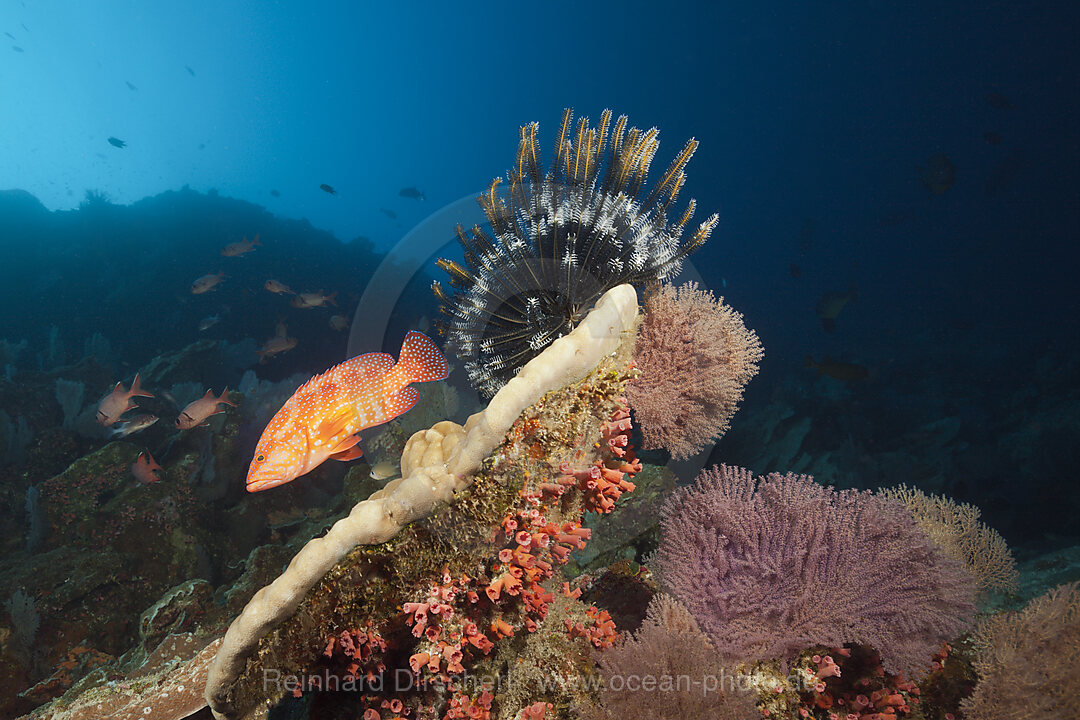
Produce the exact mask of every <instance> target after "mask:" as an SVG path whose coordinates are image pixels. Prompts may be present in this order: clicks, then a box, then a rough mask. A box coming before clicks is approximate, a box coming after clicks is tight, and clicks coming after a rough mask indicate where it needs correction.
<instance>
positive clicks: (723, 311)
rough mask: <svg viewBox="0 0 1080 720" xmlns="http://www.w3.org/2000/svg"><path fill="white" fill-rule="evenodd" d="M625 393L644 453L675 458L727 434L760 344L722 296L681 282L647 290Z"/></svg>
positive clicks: (755, 365) (754, 372) (754, 369)
mask: <svg viewBox="0 0 1080 720" xmlns="http://www.w3.org/2000/svg"><path fill="white" fill-rule="evenodd" d="M644 306H645V307H644V315H645V317H644V319H643V320H642V322H641V328H640V329H639V330H638V342H637V345H636V350H635V356H634V361H635V362H636V363H637V366H638V367H639V368H640V369H641V376H640V377H639V378H638V379H637V381H636V382H634V383H633V384H632V385H631V386H630V388H629V389H628V390H627V398H628V399H629V401H630V407H631V408H633V410H634V417H635V418H636V419H637V421H638V425H639V426H640V428H641V434H642V437H643V438H644V444H643V447H645V448H666V449H667V450H669V451H670V452H671V456H672V457H673V458H675V459H677V460H679V459H685V458H688V457H690V456H691V455H694V454H695V453H697V452H699V451H700V450H702V449H703V448H705V447H707V446H708V445H710V444H712V443H713V442H715V441H716V440H718V439H719V438H720V436H721V435H723V434H724V432H726V431H727V429H728V426H729V425H730V423H731V416H732V415H734V414H735V411H736V410H737V409H738V407H739V402H740V401H741V400H742V396H743V389H744V388H745V387H746V384H747V383H749V382H750V380H751V379H753V377H754V376H755V375H757V371H758V363H759V362H760V361H761V358H762V357H763V354H764V353H763V351H762V349H761V342H760V341H759V340H758V337H757V335H756V334H755V333H754V331H753V330H748V329H747V328H746V325H744V324H743V320H742V315H741V314H739V313H737V312H735V311H734V310H732V309H731V307H729V306H728V305H725V304H724V299H723V298H720V299H719V300H717V299H716V298H714V297H713V295H712V293H711V292H708V291H705V290H699V289H698V287H697V285H696V284H694V283H689V284H687V285H683V286H681V287H678V288H675V287H672V286H670V285H662V286H660V287H653V288H651V289H650V291H649V293H648V295H647V296H646V298H645V303H644Z"/></svg>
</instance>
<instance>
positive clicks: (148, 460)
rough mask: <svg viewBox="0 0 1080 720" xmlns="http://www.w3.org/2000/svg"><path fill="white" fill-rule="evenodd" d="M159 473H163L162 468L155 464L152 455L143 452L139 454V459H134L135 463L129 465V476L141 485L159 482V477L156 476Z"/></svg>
mask: <svg viewBox="0 0 1080 720" xmlns="http://www.w3.org/2000/svg"><path fill="white" fill-rule="evenodd" d="M159 471H162V472H163V471H164V468H163V467H161V466H160V465H158V464H157V461H156V460H154V456H153V455H151V454H150V453H148V452H145V451H144V452H141V453H139V457H137V458H135V462H133V463H132V464H131V474H132V475H134V476H135V479H136V480H138V481H139V482H141V483H156V482H158V481H159V480H161V477H160V476H158V475H157V474H156V473H157V472H159Z"/></svg>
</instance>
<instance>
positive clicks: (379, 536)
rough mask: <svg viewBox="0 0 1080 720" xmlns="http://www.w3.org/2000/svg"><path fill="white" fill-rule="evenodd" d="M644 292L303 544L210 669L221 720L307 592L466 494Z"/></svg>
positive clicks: (596, 319) (554, 350)
mask: <svg viewBox="0 0 1080 720" xmlns="http://www.w3.org/2000/svg"><path fill="white" fill-rule="evenodd" d="M637 311H638V303H637V292H636V291H635V290H634V288H633V287H632V286H630V285H620V286H618V287H615V288H612V289H611V290H608V291H607V292H606V293H604V295H603V296H602V297H601V298H600V300H599V301H598V302H597V303H596V307H595V308H593V310H592V312H590V313H589V314H588V316H587V317H586V318H585V319H584V320H583V321H582V322H581V324H579V325H578V326H577V327H576V328H574V330H573V331H572V332H570V333H569V334H568V335H564V336H563V337H561V338H559V339H558V340H556V341H555V342H553V343H552V344H551V345H550V346H549V347H548V348H547V349H546V350H544V351H543V352H542V353H541V354H540V355H538V356H536V357H535V358H533V359H532V360H530V361H529V362H528V363H527V364H526V365H525V367H523V368H522V369H521V370H520V372H518V374H517V376H516V377H514V378H513V379H512V380H510V382H508V383H507V384H506V385H504V386H503V388H502V389H501V390H499V392H498V393H496V395H495V397H493V398H492V399H491V402H490V403H489V404H488V406H487V408H486V409H485V410H483V411H482V412H479V413H477V414H475V415H473V416H472V417H470V418H469V419H468V421H467V422H466V423H465V428H464V430H462V429H461V428H460V426H457V425H455V424H454V423H450V422H441V423H437V424H436V425H435V426H434V427H433V428H431V429H430V430H422V431H420V432H418V433H416V434H415V435H413V437H412V438H410V440H409V445H408V446H406V450H405V453H404V454H403V456H402V468H401V469H402V474H403V475H405V477H402V478H401V479H400V480H395V481H394V482H392V483H390V484H388V485H387V486H386V487H385V488H383V489H382V490H379V491H378V492H375V493H373V494H372V495H371V497H369V498H368V499H367V500H364V501H362V502H359V503H357V504H356V505H355V506H354V507H353V509H352V512H351V513H349V515H348V517H345V518H342V519H341V520H339V521H338V522H337V523H335V524H334V527H332V528H331V529H330V532H328V533H327V534H326V535H324V536H323V537H321V538H315V539H314V540H312V541H310V542H309V543H308V544H307V545H305V546H304V547H303V548H302V549H301V550H300V552H299V553H297V554H296V557H294V558H293V559H292V562H290V563H289V566H288V568H286V570H285V572H284V573H282V575H281V576H280V577H278V578H277V579H276V580H274V582H272V583H271V584H270V585H268V586H266V587H264V588H263V589H262V590H259V591H258V592H257V593H255V596H254V597H252V598H251V601H250V602H249V603H248V604H247V607H245V608H244V610H243V612H241V613H240V615H239V616H238V617H237V618H236V620H234V621H233V623H232V625H231V626H229V630H228V632H226V633H225V640H224V642H223V643H222V645H221V648H220V649H219V650H218V654H217V657H216V658H215V659H214V664H213V665H212V666H211V667H210V673H209V677H208V678H207V683H206V700H207V702H208V703H209V704H210V708H211V709H212V710H213V711H214V716H215V717H216V718H218V719H219V720H223V719H225V718H230V719H231V718H238V717H239V714H238V709H237V708H234V707H233V706H232V703H231V701H230V697H229V695H230V692H229V691H230V689H231V687H232V685H233V683H234V682H235V681H236V679H237V678H238V677H239V676H240V674H241V673H242V672H243V670H244V668H245V665H246V663H247V659H248V658H249V657H250V656H251V655H252V654H254V652H255V651H256V649H257V648H258V645H259V640H260V639H261V638H262V637H263V636H264V635H266V634H267V633H268V632H270V631H271V630H273V629H274V628H275V627H277V626H278V625H280V624H281V623H282V622H283V621H285V620H286V619H287V618H289V617H290V616H291V615H292V614H293V613H294V612H295V611H296V608H297V607H298V606H299V605H300V602H301V600H303V598H304V596H305V595H306V594H307V592H308V590H310V589H311V588H312V587H314V586H315V584H316V583H317V582H319V580H321V579H322V577H323V576H324V575H326V573H327V572H329V571H330V569H331V568H333V567H334V565H336V564H337V563H338V562H339V561H340V560H341V559H342V558H344V557H345V555H346V554H348V553H349V552H350V551H351V550H352V549H353V548H354V547H356V546H357V545H372V544H378V543H382V542H386V541H387V540H389V539H390V538H392V537H393V536H394V535H396V534H397V533H398V531H399V530H401V528H402V527H404V526H405V525H407V524H409V523H410V522H413V521H414V520H418V519H420V518H422V517H425V516H427V515H428V514H430V513H431V511H432V510H433V509H434V507H435V506H436V505H437V504H438V503H440V502H447V501H449V500H450V499H451V497H453V493H454V491H455V490H458V489H461V488H464V487H466V486H467V485H468V484H469V482H470V480H471V477H470V476H471V475H472V473H474V472H476V470H477V469H478V468H479V467H480V463H481V462H483V460H484V458H486V457H487V456H488V455H490V454H491V452H492V451H493V450H494V449H495V448H496V447H498V446H499V444H500V443H501V442H502V441H503V438H504V437H505V435H506V432H507V431H508V430H509V429H510V426H511V425H512V424H513V423H514V421H515V420H517V418H518V416H519V415H521V413H522V411H524V410H525V409H526V408H528V407H529V406H530V405H532V404H533V403H535V402H536V401H537V400H539V399H540V398H541V397H543V396H544V395H545V394H546V393H548V392H549V391H551V390H557V389H559V388H561V387H564V386H566V385H568V384H570V383H573V382H576V381H578V380H580V379H582V378H583V377H585V376H586V375H588V374H589V373H590V372H591V371H592V370H593V368H595V367H596V366H597V365H598V364H600V362H601V361H602V360H603V359H604V358H605V357H606V356H608V355H609V354H611V353H613V352H615V350H616V349H617V348H618V347H619V344H620V343H621V342H622V340H623V336H624V334H625V333H627V332H631V331H632V330H633V329H634V322H635V319H636V317H637Z"/></svg>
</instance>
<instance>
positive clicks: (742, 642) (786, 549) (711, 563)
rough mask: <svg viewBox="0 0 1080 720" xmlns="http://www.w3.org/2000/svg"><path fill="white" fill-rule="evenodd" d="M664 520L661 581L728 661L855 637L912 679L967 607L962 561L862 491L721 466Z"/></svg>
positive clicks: (970, 609)
mask: <svg viewBox="0 0 1080 720" xmlns="http://www.w3.org/2000/svg"><path fill="white" fill-rule="evenodd" d="M662 518H663V521H662V527H663V540H662V542H661V546H660V551H659V562H660V570H661V573H662V578H663V581H664V583H665V584H666V585H667V586H668V587H669V588H670V590H671V592H672V593H673V594H674V595H675V596H676V597H677V598H678V599H679V601H680V602H682V603H683V604H684V605H685V606H686V607H687V608H688V609H689V610H690V611H691V612H692V613H693V614H694V616H695V617H696V618H697V620H698V621H699V622H700V623H701V626H702V628H703V629H704V630H705V631H706V632H707V633H708V634H709V636H710V638H711V640H712V641H713V643H714V645H715V647H716V648H717V650H718V651H719V652H720V654H721V656H722V657H723V658H724V659H725V660H726V661H728V662H738V661H743V660H759V659H770V658H779V659H782V660H783V659H790V658H792V657H794V656H795V655H796V654H798V653H799V652H800V651H802V650H804V649H806V648H809V647H812V646H814V645H825V646H830V647H840V646H841V645H843V644H844V643H848V642H856V643H862V644H867V645H872V646H873V647H874V648H875V649H876V650H877V651H878V652H879V653H880V655H881V659H882V664H883V665H884V667H885V669H886V670H888V671H889V672H900V671H902V672H904V673H905V674H906V675H907V676H908V677H913V678H917V677H920V676H922V675H923V674H924V673H925V672H926V670H927V669H928V667H929V665H930V663H931V655H932V654H933V653H934V652H935V651H936V650H938V649H939V648H940V646H941V643H942V642H944V641H945V640H947V639H949V638H951V637H955V636H956V635H957V634H959V633H960V632H961V631H962V630H963V629H964V628H965V627H966V626H967V624H968V622H969V620H970V618H971V616H972V615H973V614H974V611H975V605H974V597H975V585H974V579H973V578H972V577H971V575H970V573H969V572H968V571H967V570H966V569H965V568H964V566H963V565H962V564H961V563H959V562H958V561H956V560H953V559H952V558H949V557H948V556H946V555H945V554H944V553H943V552H942V551H941V550H940V549H939V548H938V547H937V546H936V545H934V544H933V543H932V542H931V541H930V540H929V539H928V538H927V537H926V536H925V535H924V534H923V533H922V532H921V531H920V530H919V528H918V527H917V526H916V525H915V522H914V520H913V519H912V517H911V515H910V514H909V513H907V511H906V510H905V509H904V508H903V506H902V505H900V504H899V503H896V502H894V501H891V500H887V499H885V498H880V497H876V496H874V495H871V494H870V493H869V492H857V491H854V490H845V491H839V492H838V491H836V490H833V489H832V488H827V487H824V486H822V485H819V484H818V483H816V482H814V479H813V478H812V477H810V476H807V475H793V474H790V473H789V474H788V475H783V476H781V475H778V474H775V473H774V474H772V475H769V476H768V477H759V478H757V479H755V478H754V477H753V475H752V474H751V473H750V472H749V471H748V470H744V469H742V468H731V467H727V466H720V467H714V468H713V469H711V470H705V471H703V472H702V473H701V475H700V476H698V480H697V483H696V485H694V486H693V487H688V488H683V489H681V490H679V491H677V492H676V494H675V495H674V496H672V498H671V499H670V500H669V501H668V502H667V503H666V504H665V506H664V508H663V511H662Z"/></svg>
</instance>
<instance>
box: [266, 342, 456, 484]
mask: <svg viewBox="0 0 1080 720" xmlns="http://www.w3.org/2000/svg"><path fill="white" fill-rule="evenodd" d="M448 372H449V371H448V368H447V366H446V358H444V357H443V355H442V353H441V352H440V351H439V348H438V347H437V346H436V345H435V343H434V342H432V340H431V338H429V337H427V336H426V335H424V334H423V333H418V332H415V331H411V332H409V333H408V334H407V335H405V342H404V343H403V344H402V346H401V355H400V357H399V358H398V361H397V363H395V362H394V358H393V356H392V355H388V354H386V353H368V354H366V355H357V356H356V357H354V358H352V359H351V360H346V361H345V362H343V363H341V364H340V365H335V366H334V367H332V368H330V369H329V370H327V371H326V372H324V373H323V374H322V375H316V376H315V377H313V378H311V380H308V381H307V382H306V383H304V384H303V385H302V386H300V389H298V390H297V391H296V393H295V394H294V395H293V396H292V397H291V398H289V400H288V401H287V402H286V403H285V404H284V405H283V406H282V408H281V409H280V410H278V412H277V414H276V415H274V417H273V419H272V420H271V421H270V424H269V425H267V426H266V430H264V431H263V434H262V437H261V438H259V444H258V445H256V446H255V458H254V459H253V460H252V461H251V467H250V468H249V469H248V475H247V489H248V492H259V491H260V490H266V489H268V488H272V487H277V486H278V485H283V484H285V483H287V482H289V481H291V480H293V479H295V478H298V477H300V476H301V475H304V474H306V473H309V472H311V471H312V470H314V469H315V468H316V467H318V466H319V465H321V464H322V463H323V462H324V461H325V460H326V459H327V458H333V459H334V460H341V461H345V460H353V459H355V458H358V457H360V455H361V450H360V448H359V447H357V446H356V444H357V443H358V442H360V435H359V433H360V431H361V430H364V429H365V428H369V427H373V426H375V425H380V424H382V423H384V422H388V421H390V420H393V419H394V418H396V417H397V416H398V415H401V414H402V413H404V412H405V411H407V410H408V409H409V408H411V407H412V406H413V405H415V404H416V401H417V400H419V399H420V393H419V392H418V391H417V390H416V388H414V387H411V386H410V383H414V382H431V381H434V380H443V379H445V378H446V376H447V374H448Z"/></svg>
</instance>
